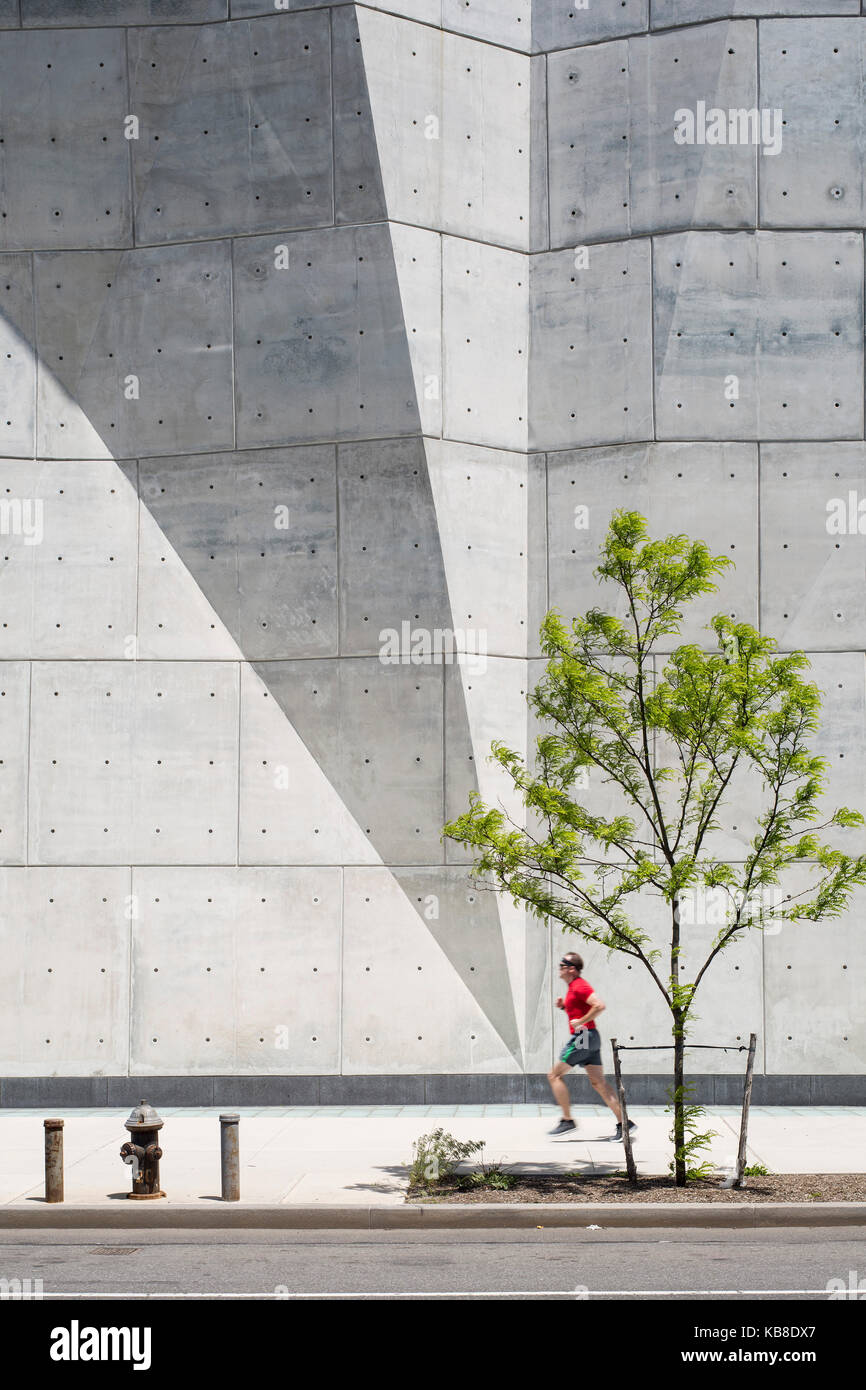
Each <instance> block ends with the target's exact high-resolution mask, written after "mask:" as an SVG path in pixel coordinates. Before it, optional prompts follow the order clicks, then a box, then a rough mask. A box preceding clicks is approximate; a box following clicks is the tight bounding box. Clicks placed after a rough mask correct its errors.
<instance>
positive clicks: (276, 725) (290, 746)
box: [239, 661, 378, 864]
mask: <svg viewBox="0 0 866 1390" xmlns="http://www.w3.org/2000/svg"><path fill="white" fill-rule="evenodd" d="M336 675H337V672H336V665H335V663H333V662H329V663H327V664H326V665H325V666H324V668H323V663H320V662H308V661H307V662H303V663H300V662H297V663H292V664H289V665H284V664H283V663H279V662H268V663H267V664H266V665H263V666H261V667H260V668H259V671H254V670H253V669H252V667H249V666H243V667H242V669H241V733H240V835H239V859H240V862H241V863H242V864H375V863H377V862H378V856H377V854H376V851H375V849H374V848H373V846H372V844H371V843H370V840H369V838H368V836H367V835H366V834H365V833H364V831H363V830H362V829H361V827H360V826H359V825H358V822H357V821H356V820H355V818H354V816H353V815H352V813H351V812H350V811H349V810H348V808H347V807H346V805H345V804H344V803H343V801H342V800H341V798H340V795H339V791H338V790H335V786H334V785H333V783H332V782H330V781H328V778H327V776H326V775H325V773H324V772H323V770H322V768H321V767H320V766H319V764H318V762H317V761H316V759H315V757H314V756H313V753H311V751H310V749H309V748H308V747H307V746H306V745H305V744H304V742H303V741H302V739H301V737H300V735H299V733H298V732H297V730H296V729H295V728H294V727H293V726H292V724H291V723H290V721H289V719H288V718H287V717H286V715H285V713H284V712H283V709H282V708H281V706H280V704H279V703H278V698H276V697H279V696H280V695H282V694H283V693H284V691H285V690H286V689H287V688H291V690H292V694H293V697H294V699H293V701H292V705H291V707H292V708H293V709H295V708H297V705H298V703H300V702H301V701H302V700H303V698H304V696H306V698H307V700H308V701H309V705H310V706H312V709H309V710H308V717H307V719H306V720H304V721H303V725H304V728H308V727H309V722H310V719H312V718H313V717H314V714H313V710H314V709H318V708H319V707H321V713H320V718H321V721H322V724H323V725H324V728H323V731H322V738H323V741H326V740H327V733H326V732H325V730H326V729H327V727H328V721H329V720H331V721H333V737H336V729H337V709H336V706H337V703H338V702H337V698H336V689H335V687H336ZM269 685H270V686H271V687H272V688H271V689H269V688H268V687H269ZM333 775H334V774H333V771H332V776H333ZM336 785H337V787H339V782H337V784H336Z"/></svg>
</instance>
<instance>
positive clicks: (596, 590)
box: [548, 443, 758, 646]
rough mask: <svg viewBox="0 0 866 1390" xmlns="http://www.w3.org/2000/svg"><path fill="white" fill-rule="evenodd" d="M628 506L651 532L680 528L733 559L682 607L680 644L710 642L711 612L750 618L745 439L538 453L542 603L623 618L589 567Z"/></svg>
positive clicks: (754, 505)
mask: <svg viewBox="0 0 866 1390" xmlns="http://www.w3.org/2000/svg"><path fill="white" fill-rule="evenodd" d="M620 508H622V509H625V510H629V511H638V512H640V513H641V515H642V516H645V517H646V518H647V522H648V525H649V531H650V535H651V536H653V537H659V536H666V535H678V534H681V533H686V534H688V535H690V536H694V537H696V538H698V539H700V540H704V541H706V543H707V545H708V546H709V547H710V549H711V551H712V553H713V554H714V555H727V556H728V557H729V558H730V559H731V560H733V561H734V563H735V566H736V567H735V568H731V569H728V570H727V571H726V573H725V574H724V575H723V576H722V578H721V579H720V581H719V589H718V592H717V593H713V594H708V595H707V596H706V598H703V599H700V600H697V601H695V603H693V604H689V605H688V606H687V607H686V608H684V611H683V619H684V621H683V625H682V637H681V640H682V641H684V642H700V643H705V642H706V641H707V639H708V637H709V638H710V640H711V641H712V644H713V646H715V637H714V636H713V635H712V634H708V633H707V631H706V624H707V623H708V622H709V620H710V618H711V617H712V616H713V614H714V613H719V612H723V613H730V614H732V615H733V616H735V617H736V619H737V620H738V621H739V622H748V623H752V624H754V625H756V624H757V622H758V607H757V595H758V460H757V449H756V447H755V446H754V445H750V444H710V443H707V444H655V445H652V444H650V445H641V446H638V445H634V446H626V447H622V448H613V449H588V450H582V451H580V452H575V453H562V454H551V455H550V456H549V457H548V516H549V535H550V561H549V563H550V603H551V607H554V608H559V609H560V610H561V612H562V613H563V614H564V615H565V616H566V617H570V616H573V615H577V614H578V613H583V612H585V611H586V610H588V609H590V608H594V607H596V606H600V607H601V608H603V609H604V611H606V612H613V613H616V614H617V616H619V617H623V616H624V614H625V609H624V608H622V607H621V606H618V604H617V599H618V591H617V590H616V589H615V588H614V587H613V586H612V585H610V584H604V585H600V584H599V582H598V581H597V580H596V579H595V578H594V574H593V571H594V570H595V567H596V565H597V564H598V555H599V551H600V549H601V546H602V544H603V542H604V538H605V535H606V533H607V528H608V525H609V522H610V517H611V514H612V513H613V512H614V511H616V510H618V509H620Z"/></svg>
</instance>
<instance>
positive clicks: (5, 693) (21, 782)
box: [0, 661, 30, 864]
mask: <svg viewBox="0 0 866 1390" xmlns="http://www.w3.org/2000/svg"><path fill="white" fill-rule="evenodd" d="M0 710H2V711H3V718H2V720H0V863H2V864H24V863H26V861H27V767H28V761H29V756H28V750H29V746H30V667H29V666H28V664H27V663H26V662H25V661H4V662H3V663H2V664H0Z"/></svg>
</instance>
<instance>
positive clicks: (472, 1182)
mask: <svg viewBox="0 0 866 1390" xmlns="http://www.w3.org/2000/svg"><path fill="white" fill-rule="evenodd" d="M518 1181H519V1179H518V1177H517V1175H516V1174H515V1173H506V1172H505V1171H504V1169H503V1168H502V1165H501V1164H499V1163H488V1164H486V1165H485V1167H483V1168H482V1170H481V1172H480V1173H470V1174H469V1179H468V1183H467V1186H472V1187H490V1188H493V1189H494V1190H495V1191H498V1192H508V1191H509V1190H510V1189H511V1188H512V1187H516V1186H517V1183H518Z"/></svg>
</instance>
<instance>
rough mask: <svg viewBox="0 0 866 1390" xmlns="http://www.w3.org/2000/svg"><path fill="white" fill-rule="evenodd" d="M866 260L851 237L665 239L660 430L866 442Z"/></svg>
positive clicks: (659, 244)
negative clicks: (865, 290)
mask: <svg viewBox="0 0 866 1390" xmlns="http://www.w3.org/2000/svg"><path fill="white" fill-rule="evenodd" d="M862 259H863V249H862V240H861V237H860V235H859V234H855V233H836V234H834V233H821V232H815V233H810V232H790V233H783V232H758V233H755V234H749V235H747V234H746V233H738V234H730V235H725V234H721V233H713V232H703V233H700V232H696V233H688V234H686V235H683V236H671V237H664V238H661V239H660V240H657V241H656V242H655V258H654V286H655V362H656V419H657V433H658V434H660V435H662V436H666V437H668V438H672V437H673V438H684V437H688V438H705V437H713V436H715V437H716V438H718V437H722V438H730V437H732V436H733V437H737V438H741V439H742V438H754V437H755V436H756V435H759V436H761V437H763V438H773V439H796V438H803V437H804V436H805V437H812V438H839V437H842V438H845V437H846V436H847V437H851V436H852V435H853V436H856V435H858V434H861V435H862V432H863V362H862V347H861V342H862V336H863V320H862V279H863V267H862ZM734 392H737V393H738V394H737V395H736V396H734Z"/></svg>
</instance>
